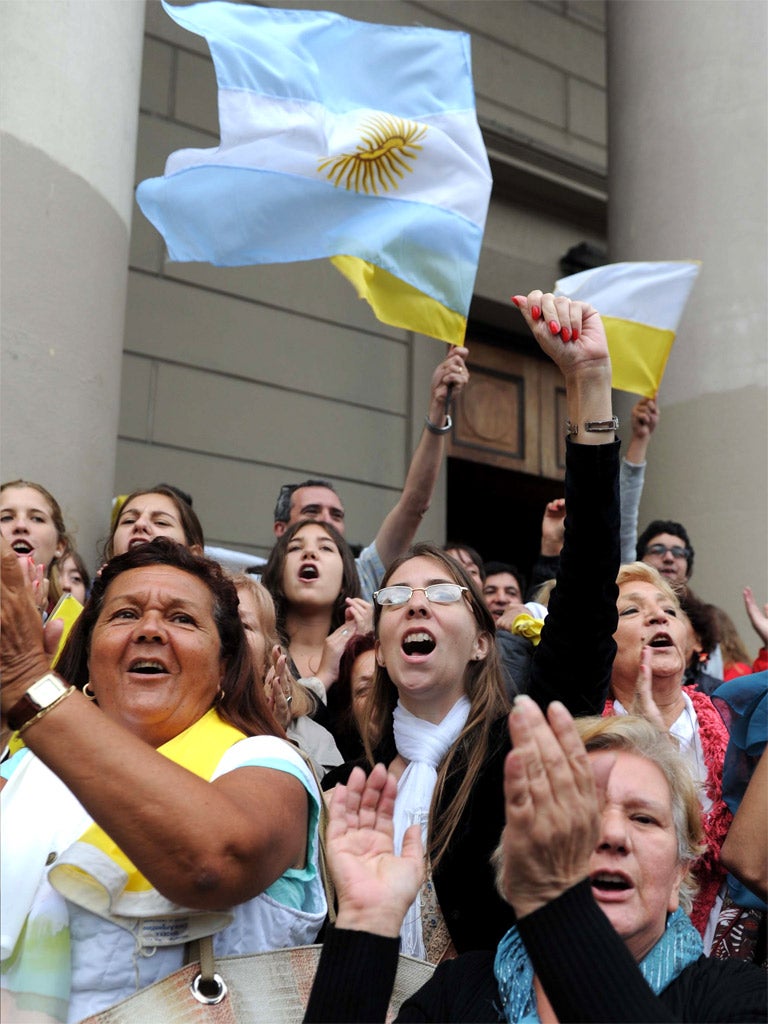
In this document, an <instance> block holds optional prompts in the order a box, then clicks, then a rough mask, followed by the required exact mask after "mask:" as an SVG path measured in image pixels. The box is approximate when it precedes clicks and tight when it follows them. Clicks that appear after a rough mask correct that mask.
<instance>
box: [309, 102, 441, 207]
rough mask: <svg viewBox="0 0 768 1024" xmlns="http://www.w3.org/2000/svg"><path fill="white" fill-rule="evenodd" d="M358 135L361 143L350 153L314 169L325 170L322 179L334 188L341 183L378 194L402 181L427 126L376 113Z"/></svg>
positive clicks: (419, 147) (415, 155)
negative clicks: (360, 137) (399, 180)
mask: <svg viewBox="0 0 768 1024" xmlns="http://www.w3.org/2000/svg"><path fill="white" fill-rule="evenodd" d="M360 134H361V136H362V140H363V141H362V144H361V145H359V146H358V147H357V150H356V151H355V152H354V153H342V154H341V156H335V157H328V158H326V159H323V160H321V161H320V162H319V163H318V165H317V169H318V171H324V170H325V169H326V168H328V172H327V174H326V177H327V178H328V180H329V181H332V182H333V184H334V185H341V184H344V185H346V187H347V190H349V189H354V190H355V192H360V191H363V192H365V193H370V192H373V193H374V195H378V194H379V189H381V190H382V191H384V192H389V190H390V187H391V188H394V189H396V188H399V183H398V181H397V178H402V177H403V172H404V171H409V172H410V171H412V170H413V168H412V167H410V166H409V162H410V163H412V162H413V161H414V160H415V159H416V158H417V156H418V150H420V149H422V147H421V146H419V145H418V142H419V140H420V139H423V138H424V136H425V135H426V134H427V126H426V125H423V124H417V123H416V122H415V121H404V120H403V119H402V118H399V117H392V116H391V115H390V114H377V115H376V116H375V117H370V118H368V119H367V120H366V121H364V122H363V125H362V128H361V130H360Z"/></svg>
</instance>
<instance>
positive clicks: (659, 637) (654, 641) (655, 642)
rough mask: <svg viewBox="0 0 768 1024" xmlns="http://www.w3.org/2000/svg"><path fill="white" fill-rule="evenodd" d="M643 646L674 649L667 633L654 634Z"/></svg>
mask: <svg viewBox="0 0 768 1024" xmlns="http://www.w3.org/2000/svg"><path fill="white" fill-rule="evenodd" d="M645 646H646V647H653V648H654V649H657V648H664V647H674V646H675V644H674V641H673V640H672V637H671V636H670V635H669V633H656V634H654V636H652V637H651V639H650V640H647V641H646V643H645Z"/></svg>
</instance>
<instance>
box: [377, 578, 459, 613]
mask: <svg viewBox="0 0 768 1024" xmlns="http://www.w3.org/2000/svg"><path fill="white" fill-rule="evenodd" d="M465 590H469V587H460V586H459V584H458V583H432V584H431V585H430V586H428V587H406V586H405V585H403V586H398V587H383V588H382V589H381V590H377V591H376V592H375V593H374V595H373V599H374V601H375V602H376V604H378V605H381V607H382V608H392V607H395V606H397V605H400V604H408V602H409V601H410V600H411V598H412V597H413V595H414V594H415V593H417V592H419V593H422V594H424V596H425V597H426V599H427V600H428V601H429V602H430V604H455V603H456V602H457V601H460V600H461V595H462V594H463V593H464V591H465Z"/></svg>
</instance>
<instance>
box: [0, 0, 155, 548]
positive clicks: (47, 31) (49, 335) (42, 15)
mask: <svg viewBox="0 0 768 1024" xmlns="http://www.w3.org/2000/svg"><path fill="white" fill-rule="evenodd" d="M143 26H144V3H143V0H73V2H69V3H62V2H61V0H36V2H35V3H29V2H27V0H5V2H4V3H2V4H0V39H1V40H2V42H1V43H0V46H1V47H2V51H1V54H0V68H1V69H2V71H1V74H2V79H1V81H0V87H1V96H2V101H1V107H0V131H1V132H2V138H1V142H2V147H1V153H2V170H1V173H2V207H1V215H2V223H1V230H2V252H1V262H0V274H1V275H2V277H1V284H2V448H1V449H0V452H1V455H2V479H3V480H8V479H14V478H16V477H24V478H27V479H30V480H34V481H39V482H40V483H42V484H44V485H45V486H46V487H47V488H48V489H49V490H50V491H51V492H52V493H53V494H54V495H55V496H56V498H57V499H58V501H59V502H60V503H61V505H62V508H63V510H64V515H65V519H66V522H67V525H68V527H70V528H72V529H74V530H75V532H76V540H77V543H78V547H79V548H80V549H81V551H82V553H83V555H84V557H85V558H86V561H87V562H89V564H93V563H94V560H95V554H96V542H97V540H98V539H100V538H101V537H103V536H104V534H105V532H106V529H107V525H108V522H109V509H110V504H109V502H110V498H111V496H112V488H113V479H114V464H115V446H116V436H117V419H118V413H119V405H120V365H121V357H122V342H123V323H124V312H125V294H126V286H127V265H128V241H129V234H130V220H131V208H132V193H133V177H134V165H135V149H136V132H137V125H138V110H139V83H140V72H141V56H142V46H143Z"/></svg>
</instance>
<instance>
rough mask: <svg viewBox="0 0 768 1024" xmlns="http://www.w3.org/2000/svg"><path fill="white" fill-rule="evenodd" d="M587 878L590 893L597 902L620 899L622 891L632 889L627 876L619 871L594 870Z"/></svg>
mask: <svg viewBox="0 0 768 1024" xmlns="http://www.w3.org/2000/svg"><path fill="white" fill-rule="evenodd" d="M589 880H590V884H591V886H592V894H593V895H594V897H595V899H596V900H598V901H599V902H606V901H608V902H610V901H611V900H620V899H622V897H623V894H624V893H627V892H629V891H630V890H631V889H634V886H633V884H632V882H631V881H630V880H629V878H628V876H627V875H625V874H624V873H623V872H621V871H595V872H594V873H593V874H592V875H590V878H589Z"/></svg>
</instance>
